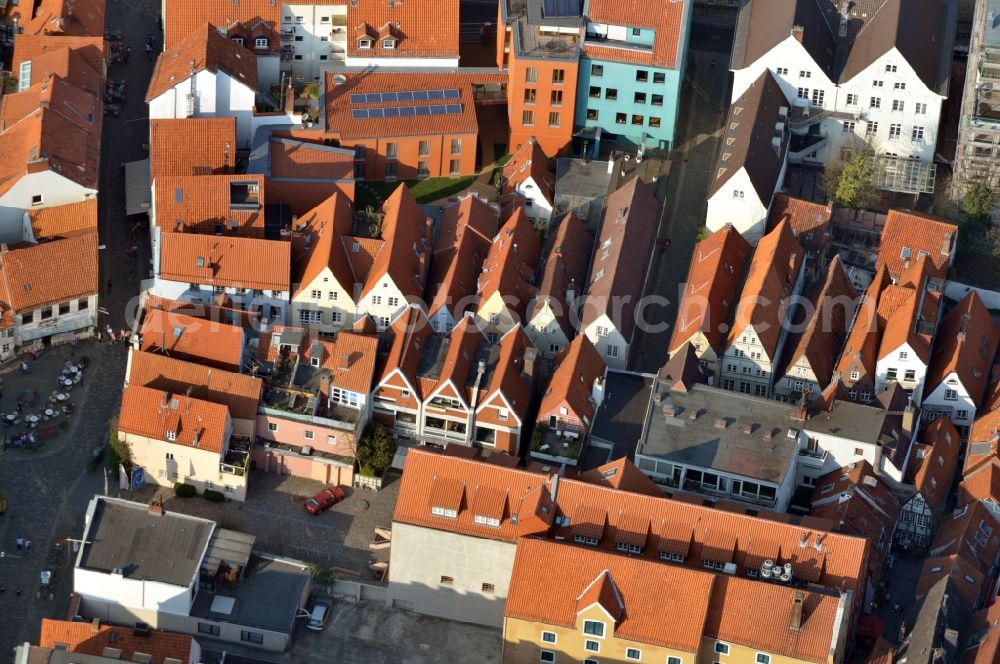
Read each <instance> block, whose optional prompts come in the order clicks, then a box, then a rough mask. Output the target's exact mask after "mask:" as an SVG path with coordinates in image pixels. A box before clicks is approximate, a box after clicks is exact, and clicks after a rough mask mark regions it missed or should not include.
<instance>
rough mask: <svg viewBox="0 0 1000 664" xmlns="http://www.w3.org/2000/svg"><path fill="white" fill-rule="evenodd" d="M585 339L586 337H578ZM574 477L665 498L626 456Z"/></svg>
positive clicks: (619, 489) (583, 480) (582, 480)
mask: <svg viewBox="0 0 1000 664" xmlns="http://www.w3.org/2000/svg"><path fill="white" fill-rule="evenodd" d="M580 338H581V339H586V337H580ZM576 479H578V480H580V481H581V482H590V483H591V484H599V485H601V486H606V487H610V488H612V489H617V490H618V491H631V492H632V493H641V494H645V495H647V496H653V497H654V498H665V497H666V496H665V495H664V493H663V491H662V490H661V489H660V487H658V486H657V485H656V483H655V482H654V481H653V480H651V479H649V475H647V474H646V473H644V472H642V471H641V470H639V469H638V468H637V467H636V465H635V464H634V463H632V462H631V461H629V460H628V457H621V458H619V459H616V460H615V461H609V462H608V463H606V464H604V465H603V466H597V467H596V468H592V469H590V470H588V471H586V472H583V473H580V474H579V475H577V476H576Z"/></svg>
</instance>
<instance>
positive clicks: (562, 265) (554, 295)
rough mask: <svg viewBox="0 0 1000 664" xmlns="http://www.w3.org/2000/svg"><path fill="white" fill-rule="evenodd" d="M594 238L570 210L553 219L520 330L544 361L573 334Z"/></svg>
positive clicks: (551, 356) (554, 354) (564, 346)
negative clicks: (529, 302)
mask: <svg viewBox="0 0 1000 664" xmlns="http://www.w3.org/2000/svg"><path fill="white" fill-rule="evenodd" d="M593 244H594V239H593V238H592V237H591V235H590V233H589V232H587V229H586V227H585V226H584V225H583V222H581V221H580V219H579V218H578V217H577V216H576V214H575V213H573V212H570V213H568V214H566V215H565V216H564V217H563V218H562V219H560V220H559V221H558V222H557V226H556V231H555V233H553V234H551V235H550V236H549V239H548V241H547V242H546V245H545V262H544V263H542V267H541V272H540V276H539V278H538V291H537V293H536V294H535V297H534V299H533V300H532V301H531V304H530V305H529V306H528V312H527V314H526V315H525V319H526V320H525V324H524V329H525V331H526V332H527V333H528V336H529V337H530V338H531V342H532V343H533V344H534V345H535V348H537V349H538V352H539V353H541V354H542V357H544V358H545V359H546V360H552V359H553V358H554V357H555V356H556V355H557V354H558V353H560V352H561V351H562V350H563V349H564V348H566V347H567V346H568V345H569V344H570V342H572V341H573V339H574V338H575V337H576V333H577V329H576V327H577V324H578V322H579V319H578V317H577V313H576V311H577V310H576V307H577V304H578V300H579V299H580V297H581V295H582V294H583V288H584V286H585V284H586V283H587V266H588V265H589V264H590V254H591V251H592V250H593Z"/></svg>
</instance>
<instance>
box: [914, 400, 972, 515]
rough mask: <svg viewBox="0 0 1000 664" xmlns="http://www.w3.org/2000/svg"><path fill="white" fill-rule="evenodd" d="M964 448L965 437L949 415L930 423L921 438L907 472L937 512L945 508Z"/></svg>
mask: <svg viewBox="0 0 1000 664" xmlns="http://www.w3.org/2000/svg"><path fill="white" fill-rule="evenodd" d="M961 449H962V436H961V434H959V433H958V429H956V428H955V425H954V424H952V422H951V418H949V417H948V416H943V417H939V418H938V419H936V420H934V421H933V422H931V423H930V424H928V425H927V426H926V427H925V428H924V430H923V432H922V433H921V435H920V444H919V445H917V446H916V450H915V452H914V457H913V460H912V461H911V463H910V468H909V469H907V472H908V474H910V475H911V479H910V482H911V483H912V484H913V485H914V486H915V487H916V489H917V491H919V492H920V493H922V494H923V496H924V499H925V500H926V501H927V503H928V504H929V505H930V507H931V509H932V510H934V511H935V512H941V511H942V510H944V508H945V506H946V504H945V503H946V501H947V498H948V495H949V494H950V493H951V485H952V481H953V480H954V479H955V469H956V468H957V467H958V456H959V454H960V453H961Z"/></svg>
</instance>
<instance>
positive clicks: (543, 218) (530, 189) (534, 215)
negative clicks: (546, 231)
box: [515, 175, 552, 228]
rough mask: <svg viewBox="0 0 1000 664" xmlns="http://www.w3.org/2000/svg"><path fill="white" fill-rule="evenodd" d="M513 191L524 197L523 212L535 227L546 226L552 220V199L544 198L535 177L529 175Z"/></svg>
mask: <svg viewBox="0 0 1000 664" xmlns="http://www.w3.org/2000/svg"><path fill="white" fill-rule="evenodd" d="M515 191H517V193H518V194H520V195H521V196H522V197H524V213H525V214H526V215H528V218H529V219H531V223H532V224H533V225H534V226H535V228H538V227H543V228H548V227H549V222H550V221H551V220H552V201H550V200H548V199H547V198H545V194H543V193H542V190H541V189H540V188H539V187H538V183H537V182H535V178H533V177H531V176H530V175H529V176H528V177H526V178H525V179H524V181H523V182H521V183H520V184H519V185H517V188H516V189H515Z"/></svg>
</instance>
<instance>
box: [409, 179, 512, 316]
mask: <svg viewBox="0 0 1000 664" xmlns="http://www.w3.org/2000/svg"><path fill="white" fill-rule="evenodd" d="M496 233H497V213H496V211H495V210H494V209H493V208H492V207H490V206H489V205H488V204H487V203H486V202H485V201H483V200H482V199H481V198H479V197H477V196H468V197H466V198H463V199H462V200H461V201H459V202H458V203H453V204H451V205H449V206H448V207H446V208H445V210H444V214H443V215H442V219H441V230H440V232H439V233H438V237H437V240H436V241H435V243H434V254H433V256H432V257H431V270H430V276H429V277H428V278H427V290H426V295H425V301H426V302H427V315H428V318H429V319H430V321H431V327H433V328H434V331H435V332H437V333H438V334H448V333H449V332H451V330H452V329H453V328H454V327H455V324H456V323H457V322H458V321H460V320H461V319H462V318H463V316H464V315H465V312H466V311H470V310H473V309H474V308H475V306H476V291H477V290H478V282H479V274H480V272H481V271H482V268H483V261H485V260H486V256H487V255H488V254H489V251H490V245H491V244H492V242H493V237H494V236H495V235H496Z"/></svg>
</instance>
